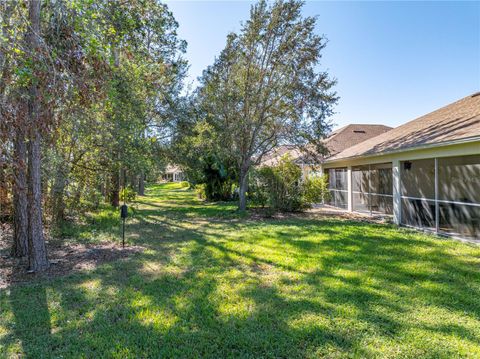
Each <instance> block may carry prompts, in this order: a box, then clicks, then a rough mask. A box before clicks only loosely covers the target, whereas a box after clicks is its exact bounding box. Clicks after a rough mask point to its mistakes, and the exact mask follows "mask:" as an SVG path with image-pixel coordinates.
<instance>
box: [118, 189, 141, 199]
mask: <svg viewBox="0 0 480 359" xmlns="http://www.w3.org/2000/svg"><path fill="white" fill-rule="evenodd" d="M135 198H137V192H135V190H134V189H133V188H131V187H126V188H124V189H122V190H121V191H120V201H125V202H132V201H134V200H135Z"/></svg>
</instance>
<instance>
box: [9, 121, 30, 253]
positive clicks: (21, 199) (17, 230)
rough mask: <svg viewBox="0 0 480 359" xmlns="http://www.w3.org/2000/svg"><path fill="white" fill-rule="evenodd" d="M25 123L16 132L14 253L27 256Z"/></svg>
mask: <svg viewBox="0 0 480 359" xmlns="http://www.w3.org/2000/svg"><path fill="white" fill-rule="evenodd" d="M22 127H23V125H21V124H19V126H18V127H17V129H16V131H15V132H16V133H15V144H14V149H15V177H14V184H13V213H14V217H13V218H14V234H13V248H12V254H13V255H14V256H15V257H25V256H26V255H27V253H28V202H27V145H26V143H25V135H24V131H23V128H22Z"/></svg>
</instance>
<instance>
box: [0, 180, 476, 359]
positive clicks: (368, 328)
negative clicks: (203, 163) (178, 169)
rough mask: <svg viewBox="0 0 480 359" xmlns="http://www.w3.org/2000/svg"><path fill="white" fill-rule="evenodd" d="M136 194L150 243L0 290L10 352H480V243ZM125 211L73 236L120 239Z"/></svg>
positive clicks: (140, 235)
mask: <svg viewBox="0 0 480 359" xmlns="http://www.w3.org/2000/svg"><path fill="white" fill-rule="evenodd" d="M136 206H137V210H136V212H135V216H134V217H133V218H132V219H130V223H129V225H128V233H129V241H130V242H131V243H135V244H138V245H141V246H143V247H145V250H144V251H143V252H142V253H138V254H135V255H133V256H132V257H130V258H128V259H126V260H118V261H115V262H110V263H105V264H103V265H101V266H99V267H98V268H96V269H95V270H93V271H90V272H83V273H76V274H73V275H70V276H67V277H63V278H57V279H54V280H50V281H41V282H37V283H32V284H28V285H22V286H20V285H17V286H12V287H10V288H8V289H6V290H1V291H0V357H7V358H8V357H19V356H20V357H21V356H25V357H31V358H47V357H52V358H53V357H54V358H59V357H64V358H67V357H73V358H82V357H87V358H100V357H116V358H126V357H132V358H138V357H143V358H145V357H150V358H159V357H181V358H186V357H188V358H190V357H192V358H197V357H211V358H223V357H242V358H259V357H268V358H278V357H283V358H296V357H328V358H332V357H342V358H343V357H381V358H385V357H392V358H394V357H398V358H418V357H422V358H424V357H431V358H438V357H445V358H452V357H472V358H473V357H480V248H479V247H474V246H470V245H466V244H462V243H458V242H455V241H451V240H441V239H438V238H434V237H430V236H426V235H422V234H417V233H413V232H410V231H405V230H398V229H396V228H394V227H389V226H383V225H373V224H366V223H356V222H351V221H344V220H341V219H312V218H297V219H295V218H289V219H282V220H278V219H277V220H267V221H259V220H251V219H248V218H241V217H239V216H238V215H237V214H236V213H235V212H234V206H233V205H225V204H203V203H201V202H199V201H198V200H196V199H195V196H194V194H193V193H192V192H190V191H188V190H185V189H182V188H180V187H179V186H178V185H172V184H170V185H158V186H153V187H150V188H149V189H148V192H147V196H146V197H143V198H141V199H140V200H139V201H138V202H137V204H136ZM115 215H116V214H113V213H108V212H105V213H101V214H99V215H98V216H96V217H95V216H94V217H92V219H91V223H90V224H88V225H85V226H84V227H82V228H79V229H77V230H76V232H75V234H76V235H78V237H79V238H80V239H83V240H85V239H89V240H93V241H95V240H102V239H105V238H111V237H115V236H117V233H118V230H117V227H116V226H114V225H113V224H115V223H116V220H115V219H114V217H113V216H115ZM112 223H113V224H112Z"/></svg>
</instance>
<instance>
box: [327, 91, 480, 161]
mask: <svg viewBox="0 0 480 359" xmlns="http://www.w3.org/2000/svg"><path fill="white" fill-rule="evenodd" d="M479 136H480V93H476V94H473V95H470V96H467V97H465V98H463V99H461V100H458V101H456V102H454V103H452V104H450V105H447V106H445V107H442V108H441V109H439V110H436V111H433V112H431V113H429V114H427V115H424V116H422V117H419V118H417V119H416V120H413V121H410V122H407V123H406V124H404V125H401V126H399V127H396V128H394V129H393V130H390V131H388V132H386V133H383V134H381V135H378V136H376V137H373V138H371V139H369V140H366V141H364V142H361V143H359V144H357V145H355V146H352V147H349V148H347V149H345V150H343V151H342V152H340V153H338V154H337V155H335V156H333V157H331V158H329V159H328V161H329V162H331V161H335V160H339V159H345V158H350V157H358V156H369V155H376V154H383V153H389V152H397V151H402V150H408V149H413V148H415V147H421V146H425V145H435V144H442V143H445V142H451V141H456V140H462V139H469V138H475V137H479ZM479 152H480V150H479Z"/></svg>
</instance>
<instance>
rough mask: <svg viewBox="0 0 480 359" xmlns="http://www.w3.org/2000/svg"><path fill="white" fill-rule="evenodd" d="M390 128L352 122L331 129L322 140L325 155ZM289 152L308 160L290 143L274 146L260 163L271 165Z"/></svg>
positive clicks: (305, 160) (293, 157)
mask: <svg viewBox="0 0 480 359" xmlns="http://www.w3.org/2000/svg"><path fill="white" fill-rule="evenodd" d="M391 129H392V128H391V127H388V126H384V125H365V124H352V125H347V126H344V127H341V128H339V129H337V130H335V131H333V132H332V133H331V134H330V135H329V136H328V137H327V138H325V140H324V141H323V143H324V145H325V147H326V148H327V150H328V152H329V154H328V155H327V156H326V157H329V156H333V155H335V154H337V153H339V152H341V151H343V150H344V149H346V148H348V147H350V146H353V145H356V144H358V143H360V142H363V141H365V140H367V139H369V138H372V137H375V136H377V135H379V134H381V133H384V132H387V131H390V130H391ZM287 153H288V154H289V155H290V157H291V158H292V159H294V160H296V161H301V162H306V163H308V162H310V161H308V155H305V154H304V153H302V151H301V150H300V149H299V148H297V147H295V146H291V145H282V146H278V147H276V148H274V149H273V150H272V151H271V152H270V153H268V154H267V155H265V156H264V157H263V159H262V163H261V165H263V166H272V165H274V164H276V163H277V162H278V160H279V159H280V158H281V157H283V156H284V155H285V154H287Z"/></svg>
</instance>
